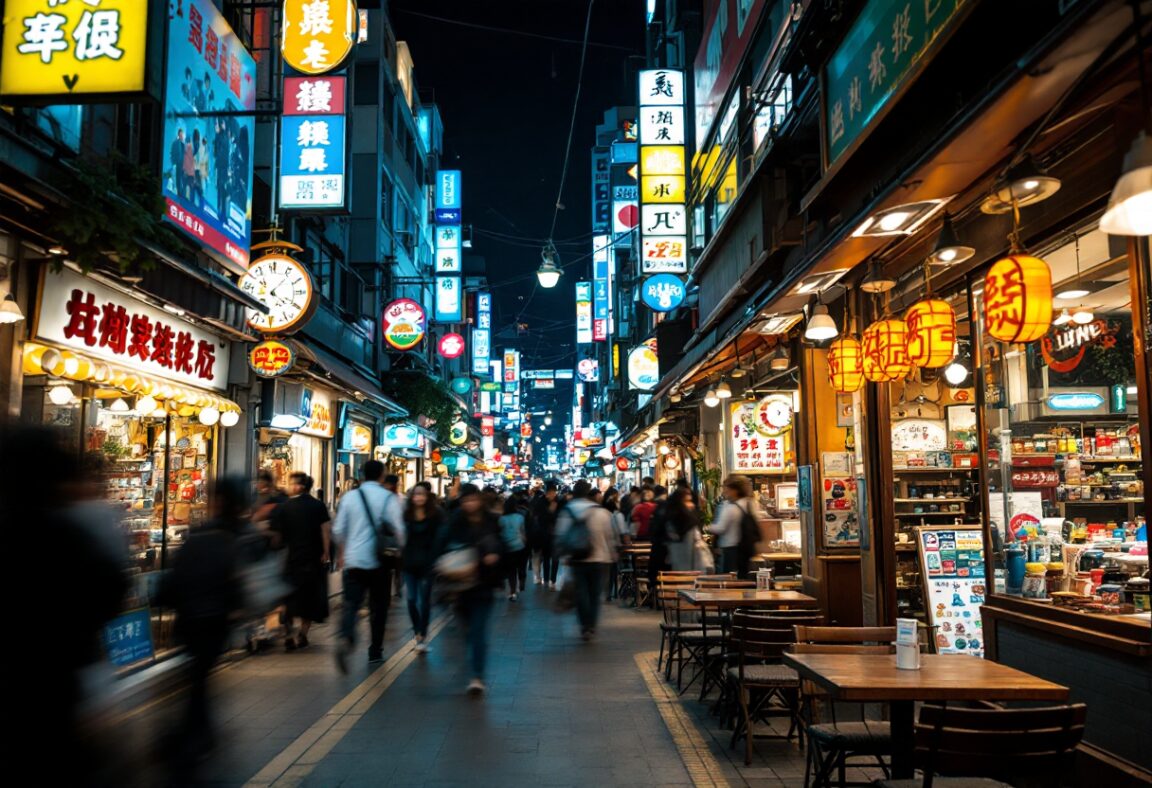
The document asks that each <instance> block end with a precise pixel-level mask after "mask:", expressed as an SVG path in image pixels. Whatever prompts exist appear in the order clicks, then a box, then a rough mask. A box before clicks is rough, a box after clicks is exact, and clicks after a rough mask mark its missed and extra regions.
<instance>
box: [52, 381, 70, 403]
mask: <svg viewBox="0 0 1152 788" xmlns="http://www.w3.org/2000/svg"><path fill="white" fill-rule="evenodd" d="M74 396H76V395H75V394H73V393H72V389H71V388H69V387H68V386H66V385H64V384H63V383H61V384H58V385H55V386H53V387H52V388H50V389H48V401H49V402H51V403H52V404H53V405H67V404H68V403H69V402H71V401H72V398H73V397H74Z"/></svg>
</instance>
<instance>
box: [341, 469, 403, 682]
mask: <svg viewBox="0 0 1152 788" xmlns="http://www.w3.org/2000/svg"><path fill="white" fill-rule="evenodd" d="M363 473H364V483H363V484H361V485H360V486H359V487H358V488H356V489H355V490H353V491H352V492H349V493H345V495H344V499H343V500H342V501H341V505H340V509H339V510H338V511H337V512H336V524H335V525H334V526H333V528H332V539H333V540H334V541H335V542H336V569H337V571H342V572H343V573H344V610H343V617H342V620H341V625H340V642H339V644H338V645H337V647H336V667H338V668H339V669H340V672H341V673H347V672H348V655H349V654H350V653H351V652H352V649H353V647H354V646H355V645H356V618H357V616H358V615H359V613H360V607H361V606H362V605H363V604H364V597H365V596H367V597H368V611H369V620H370V622H371V631H372V639H371V641H370V642H369V645H368V662H369V664H371V663H374V662H382V661H383V660H384V624H385V622H386V621H387V620H388V605H389V603H390V602H391V600H392V570H393V567H394V565H395V563H396V556H397V555H399V552H400V550H401V549H403V547H404V507H403V504H402V503H401V502H400V496H398V495H396V494H395V493H392V492H389V491H388V490H386V489H384V487H383V486H382V485H381V484H380V479H381V477H383V476H384V463H382V462H380V461H379V460H368V462H366V463H364V471H363Z"/></svg>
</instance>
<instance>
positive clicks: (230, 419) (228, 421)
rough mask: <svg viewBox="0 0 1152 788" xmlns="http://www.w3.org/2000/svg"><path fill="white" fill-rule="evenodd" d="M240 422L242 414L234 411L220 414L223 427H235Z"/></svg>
mask: <svg viewBox="0 0 1152 788" xmlns="http://www.w3.org/2000/svg"><path fill="white" fill-rule="evenodd" d="M239 422H240V414H239V413H238V412H236V411H234V410H226V411H224V412H223V413H221V414H220V426H221V427H235V426H236V425H237V424H238V423H239Z"/></svg>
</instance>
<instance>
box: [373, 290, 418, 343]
mask: <svg viewBox="0 0 1152 788" xmlns="http://www.w3.org/2000/svg"><path fill="white" fill-rule="evenodd" d="M380 322H381V326H382V327H383V329H384V341H385V342H387V343H388V344H389V345H391V346H392V347H394V348H396V349H397V350H411V349H412V348H414V347H416V346H417V345H419V344H420V340H421V339H423V338H424V330H425V325H426V323H427V315H426V314H425V313H424V307H422V306H420V305H419V304H417V303H416V302H415V301H413V300H412V299H410V298H401V299H398V300H396V301H393V302H392V303H391V304H389V305H388V306H387V307H385V308H384V314H383V316H382V317H381V318H380Z"/></svg>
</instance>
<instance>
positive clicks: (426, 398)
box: [384, 374, 460, 443]
mask: <svg viewBox="0 0 1152 788" xmlns="http://www.w3.org/2000/svg"><path fill="white" fill-rule="evenodd" d="M384 391H385V393H386V394H387V395H388V396H389V397H391V398H392V399H394V400H396V401H397V402H399V403H400V404H401V405H403V406H404V407H405V408H407V409H408V413H409V414H411V417H412V418H413V419H414V418H415V417H417V416H423V417H424V418H426V419H427V420H428V422H429V424H428V427H429V429H432V430H433V431H435V433H436V438H437V439H438V440H439V441H440V442H441V443H447V442H448V437H449V432H450V431H451V429H452V422H454V421H455V420H456V415H457V413H458V412H459V410H460V406H459V405H457V404H456V400H454V399H453V398H452V395H451V393H450V392H449V391H448V386H447V385H446V384H445V383H444V382H443V381H441V380H434V379H432V378H429V377H428V376H426V375H421V374H405V375H391V376H389V377H388V378H387V379H386V381H385V384H384Z"/></svg>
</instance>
